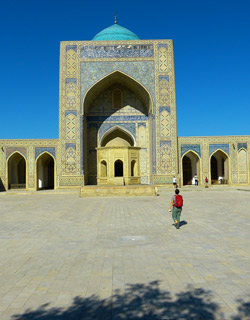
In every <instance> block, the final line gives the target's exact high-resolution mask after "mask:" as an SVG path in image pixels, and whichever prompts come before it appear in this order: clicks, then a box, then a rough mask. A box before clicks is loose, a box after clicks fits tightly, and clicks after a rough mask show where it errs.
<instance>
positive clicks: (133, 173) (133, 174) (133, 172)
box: [131, 160, 138, 177]
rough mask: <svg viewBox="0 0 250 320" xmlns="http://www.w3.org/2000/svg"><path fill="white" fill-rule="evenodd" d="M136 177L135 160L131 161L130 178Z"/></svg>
mask: <svg viewBox="0 0 250 320" xmlns="http://www.w3.org/2000/svg"><path fill="white" fill-rule="evenodd" d="M137 175H138V167H137V162H136V160H132V161H131V177H135V176H137Z"/></svg>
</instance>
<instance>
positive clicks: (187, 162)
mask: <svg viewBox="0 0 250 320" xmlns="http://www.w3.org/2000/svg"><path fill="white" fill-rule="evenodd" d="M200 162H201V159H200V156H199V155H198V154H197V153H196V152H195V151H193V150H188V151H187V152H185V153H184V154H183V156H182V161H181V163H182V185H191V184H193V177H194V175H195V174H197V176H198V179H199V181H202V177H201V170H200Z"/></svg>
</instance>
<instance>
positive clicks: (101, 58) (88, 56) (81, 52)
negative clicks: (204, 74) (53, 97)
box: [58, 23, 178, 187]
mask: <svg viewBox="0 0 250 320" xmlns="http://www.w3.org/2000/svg"><path fill="white" fill-rule="evenodd" d="M59 115H60V124H59V128H60V129H59V130H60V138H59V140H60V141H59V144H60V150H59V153H60V157H59V158H60V159H58V160H59V161H60V164H59V169H58V171H59V172H58V184H59V187H64V186H72V187H77V186H83V185H88V184H91V185H95V184H138V183H140V184H169V183H171V182H172V176H173V175H177V174H178V172H177V170H178V163H177V132H176V101H175V73H174V57H173V42H172V40H140V39H139V37H138V36H137V35H136V34H135V33H133V32H131V31H130V30H128V29H126V28H124V27H122V26H120V25H118V24H116V23H115V24H114V25H112V26H110V27H108V28H106V29H104V30H102V31H101V32H99V33H98V34H97V35H96V36H94V38H93V40H92V41H67V42H61V48H60V112H59Z"/></svg>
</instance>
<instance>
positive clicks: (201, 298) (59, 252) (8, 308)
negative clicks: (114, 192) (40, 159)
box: [0, 188, 250, 320]
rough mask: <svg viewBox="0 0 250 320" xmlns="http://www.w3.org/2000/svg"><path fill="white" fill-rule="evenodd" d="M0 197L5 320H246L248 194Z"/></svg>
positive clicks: (0, 310) (0, 292)
mask: <svg viewBox="0 0 250 320" xmlns="http://www.w3.org/2000/svg"><path fill="white" fill-rule="evenodd" d="M181 191H182V194H183V196H184V208H183V213H182V226H181V228H180V229H179V230H176V229H175V228H174V226H173V224H172V220H171V214H170V213H169V212H168V210H167V209H168V207H169V203H170V199H171V195H172V191H171V192H169V191H166V190H164V189H162V191H161V189H160V196H158V197H127V198H126V197H124V198H80V197H79V196H78V195H77V194H66V193H65V194H53V193H50V194H46V193H43V192H38V193H37V194H32V195H30V194H27V195H25V194H16V195H15V194H8V193H7V194H6V193H0V221H1V223H0V319H1V320H7V319H16V320H17V319H18V320H20V319H22V320H24V319H33V320H35V319H36V320H49V319H56V320H63V319H86V320H88V319H98V320H106V319H112V320H114V319H115V320H121V319H148V320H163V319H165V320H170V319H178V320H179V319H194V320H199V319H209V320H211V319H232V320H236V319H237V320H239V319H250V232H249V231H250V192H247V191H238V190H237V189H236V188H235V189H230V188H229V189H228V190H227V191H222V190H221V191H216V190H215V191H213V192H207V190H205V189H203V190H200V191H199V192H197V191H190V190H184V189H183V190H181Z"/></svg>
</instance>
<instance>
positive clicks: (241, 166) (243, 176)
mask: <svg viewBox="0 0 250 320" xmlns="http://www.w3.org/2000/svg"><path fill="white" fill-rule="evenodd" d="M237 158H238V159H237V160H238V161H237V163H238V183H240V184H247V183H248V180H249V177H248V153H247V150H246V149H245V148H240V149H239V150H238V154H237Z"/></svg>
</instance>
